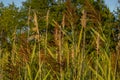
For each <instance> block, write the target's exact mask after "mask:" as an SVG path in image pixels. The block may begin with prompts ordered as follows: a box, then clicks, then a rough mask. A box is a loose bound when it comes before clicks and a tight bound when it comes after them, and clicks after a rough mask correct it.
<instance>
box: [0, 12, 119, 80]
mask: <svg viewBox="0 0 120 80" xmlns="http://www.w3.org/2000/svg"><path fill="white" fill-rule="evenodd" d="M33 13H34V14H33V17H34V18H33V24H34V27H32V28H30V30H28V32H23V33H22V34H20V35H17V30H16V29H14V32H13V34H12V35H13V36H12V38H11V40H12V42H11V43H9V44H6V45H7V47H0V80H120V54H119V53H120V52H119V51H120V48H119V47H120V46H119V42H118V43H116V45H115V48H111V44H113V43H112V40H111V34H112V33H111V32H110V33H107V34H106V33H104V31H105V30H104V27H105V26H108V23H106V25H104V26H103V25H102V22H101V21H100V20H99V19H98V18H99V17H98V16H96V15H94V13H93V15H90V16H94V17H95V18H94V19H95V20H94V21H95V23H94V21H92V23H91V22H90V21H88V20H87V18H86V17H87V16H86V15H87V14H86V12H85V11H84V10H83V11H82V15H81V19H80V21H79V23H78V24H79V25H76V24H75V22H74V21H75V19H76V18H75V17H74V16H73V15H72V16H71V14H70V13H68V12H66V14H67V18H68V20H67V21H68V23H66V22H65V18H66V17H65V16H66V15H62V19H61V23H60V22H57V21H56V20H54V19H53V20H52V21H51V22H49V17H50V16H49V14H50V13H49V10H48V11H47V14H46V18H45V21H46V24H45V25H46V26H45V32H44V34H41V33H40V32H39V24H38V17H37V13H36V12H35V11H33ZM93 23H94V25H93ZM49 25H52V26H53V28H54V33H50V32H49ZM75 27H79V29H76V28H75ZM29 31H32V32H35V34H30V32H29Z"/></svg>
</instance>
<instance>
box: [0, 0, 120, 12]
mask: <svg viewBox="0 0 120 80" xmlns="http://www.w3.org/2000/svg"><path fill="white" fill-rule="evenodd" d="M1 1H2V2H3V3H4V4H5V5H8V4H10V3H12V2H14V3H15V5H16V6H22V4H21V2H22V1H26V0H0V2H1ZM105 4H106V5H107V6H108V7H109V8H110V11H113V10H115V9H116V7H117V6H119V4H118V0H105Z"/></svg>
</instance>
